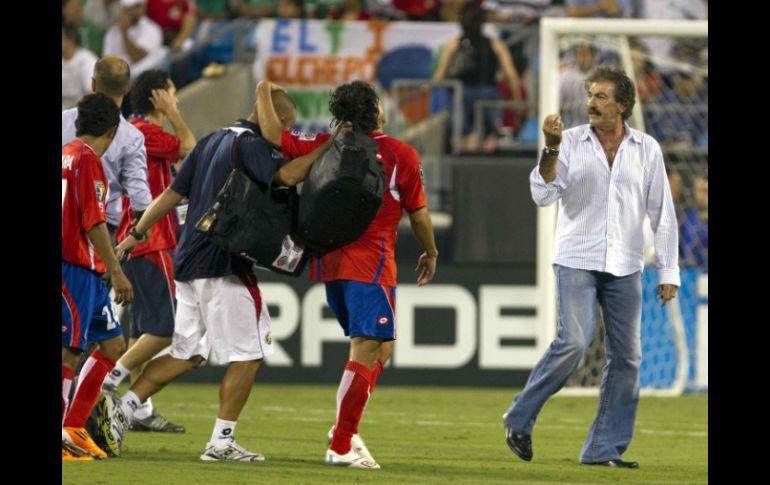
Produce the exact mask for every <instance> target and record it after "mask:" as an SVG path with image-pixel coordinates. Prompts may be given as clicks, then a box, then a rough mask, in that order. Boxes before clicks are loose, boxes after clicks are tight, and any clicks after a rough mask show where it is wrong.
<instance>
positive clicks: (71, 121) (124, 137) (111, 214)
mask: <svg viewBox="0 0 770 485" xmlns="http://www.w3.org/2000/svg"><path fill="white" fill-rule="evenodd" d="M77 117H78V110H77V108H72V109H68V110H66V111H62V113H61V145H62V146H64V145H66V144H67V143H69V142H70V141H72V140H73V139H74V138H75V120H76V119H77ZM101 159H102V168H103V169H104V176H105V177H107V180H108V182H109V191H108V195H107V222H108V223H110V224H112V225H114V226H118V225H119V224H120V218H121V215H122V213H123V206H122V202H121V195H123V194H125V195H127V196H128V198H129V200H130V201H131V208H132V209H134V210H135V211H143V210H145V209H146V208H147V206H149V205H150V202H152V194H150V185H149V184H148V183H147V150H145V148H144V135H143V134H142V132H141V131H139V130H137V129H136V128H135V127H134V126H133V125H132V124H131V123H129V122H128V121H126V119H125V118H124V117H123V115H121V116H120V124H119V125H118V131H117V133H115V138H114V139H113V140H112V143H110V146H109V148H107V151H106V152H104V154H103V155H102V156H101Z"/></svg>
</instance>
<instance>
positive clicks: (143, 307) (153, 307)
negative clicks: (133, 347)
mask: <svg viewBox="0 0 770 485" xmlns="http://www.w3.org/2000/svg"><path fill="white" fill-rule="evenodd" d="M172 253H173V252H172V250H171V249H168V250H164V251H155V252H152V253H147V254H143V255H141V256H137V257H136V258H131V259H129V260H128V261H126V262H125V263H123V271H124V272H125V273H126V276H127V277H128V280H129V281H131V285H132V286H133V287H134V301H132V302H131V311H130V312H129V314H130V316H129V321H130V322H131V333H130V335H131V338H139V337H141V336H142V334H145V333H149V334H150V335H154V336H156V337H171V336H172V335H174V315H175V314H176V300H175V299H174V288H175V287H174V262H173V261H172Z"/></svg>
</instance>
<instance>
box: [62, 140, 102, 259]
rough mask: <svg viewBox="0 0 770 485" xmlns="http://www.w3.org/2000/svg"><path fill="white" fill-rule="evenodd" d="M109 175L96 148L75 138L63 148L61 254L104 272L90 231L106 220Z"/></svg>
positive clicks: (64, 257)
mask: <svg viewBox="0 0 770 485" xmlns="http://www.w3.org/2000/svg"><path fill="white" fill-rule="evenodd" d="M107 190H108V186H107V178H106V177H105V176H104V170H103V169H102V162H101V160H100V159H99V156H98V155H97V154H96V152H95V151H94V149H93V148H91V147H90V146H89V145H88V144H86V143H85V142H83V141H82V140H79V139H77V138H75V139H74V140H72V141H71V142H69V143H67V144H66V145H64V146H63V147H62V149H61V257H62V260H64V261H67V262H68V263H72V264H75V265H77V266H82V267H84V268H88V269H91V270H93V271H96V272H97V273H99V274H101V273H104V271H105V266H104V263H103V262H102V260H101V258H99V256H98V255H97V254H96V250H95V249H94V245H93V244H92V243H91V240H90V239H88V234H87V233H88V231H90V230H91V229H92V228H93V227H94V226H95V225H97V224H99V223H100V222H104V223H106V222H107V216H106V214H105V206H106V201H107Z"/></svg>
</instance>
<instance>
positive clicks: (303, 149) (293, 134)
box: [281, 131, 331, 160]
mask: <svg viewBox="0 0 770 485" xmlns="http://www.w3.org/2000/svg"><path fill="white" fill-rule="evenodd" d="M330 136H331V135H330V134H329V133H302V132H301V131H283V132H282V133H281V152H282V153H283V156H284V158H286V159H288V160H293V159H295V158H297V157H301V156H302V155H307V154H308V153H310V152H312V151H313V150H315V148H316V147H318V146H319V145H322V144H323V142H325V141H326V140H328V139H329V137H330Z"/></svg>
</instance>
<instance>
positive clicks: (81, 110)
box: [75, 93, 120, 136]
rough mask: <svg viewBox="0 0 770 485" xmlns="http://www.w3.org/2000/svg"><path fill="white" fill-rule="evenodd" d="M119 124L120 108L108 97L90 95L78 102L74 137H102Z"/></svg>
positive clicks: (100, 94) (96, 94)
mask: <svg viewBox="0 0 770 485" xmlns="http://www.w3.org/2000/svg"><path fill="white" fill-rule="evenodd" d="M118 123H120V108H118V105H117V104H115V101H113V100H112V99H111V98H110V97H109V96H107V95H105V94H102V93H92V94H87V95H85V96H83V98H82V99H81V100H80V101H78V117H77V119H76V120H75V130H76V132H75V136H82V135H91V136H102V135H104V134H105V133H107V131H108V130H109V129H110V128H112V127H114V126H117V125H118Z"/></svg>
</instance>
